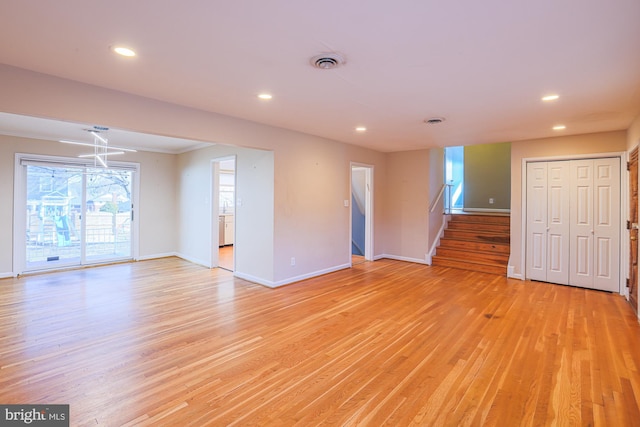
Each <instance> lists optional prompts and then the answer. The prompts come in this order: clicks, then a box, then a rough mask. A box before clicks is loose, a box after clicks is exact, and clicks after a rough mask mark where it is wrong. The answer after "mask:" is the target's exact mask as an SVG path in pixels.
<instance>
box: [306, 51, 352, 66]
mask: <svg viewBox="0 0 640 427" xmlns="http://www.w3.org/2000/svg"><path fill="white" fill-rule="evenodd" d="M344 63H345V62H344V58H343V57H342V56H341V55H338V54H337V53H323V54H321V55H316V56H314V57H313V58H311V65H313V66H314V67H316V68H320V69H322V70H331V69H332V68H336V67H339V66H340V65H343V64H344Z"/></svg>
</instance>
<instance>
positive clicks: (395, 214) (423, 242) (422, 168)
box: [385, 150, 430, 263]
mask: <svg viewBox="0 0 640 427" xmlns="http://www.w3.org/2000/svg"><path fill="white" fill-rule="evenodd" d="M429 164H430V157H429V150H417V151H404V152H398V153H390V154H388V161H387V169H388V174H387V182H386V192H387V193H386V202H385V207H386V222H387V226H388V227H389V232H388V240H387V242H388V243H387V246H386V255H387V256H389V257H391V258H394V259H401V260H406V261H412V262H421V263H425V262H426V257H425V256H426V254H428V252H429V203H430V199H429V197H430V189H429V187H430V181H429Z"/></svg>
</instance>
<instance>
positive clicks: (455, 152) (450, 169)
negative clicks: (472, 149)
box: [444, 147, 464, 212]
mask: <svg viewBox="0 0 640 427" xmlns="http://www.w3.org/2000/svg"><path fill="white" fill-rule="evenodd" d="M444 175H445V176H444V183H445V184H446V185H447V191H446V192H445V199H444V206H445V210H446V211H447V212H450V211H452V210H458V211H461V210H463V208H464V147H446V148H445V149H444Z"/></svg>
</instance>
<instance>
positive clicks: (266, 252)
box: [177, 145, 274, 286]
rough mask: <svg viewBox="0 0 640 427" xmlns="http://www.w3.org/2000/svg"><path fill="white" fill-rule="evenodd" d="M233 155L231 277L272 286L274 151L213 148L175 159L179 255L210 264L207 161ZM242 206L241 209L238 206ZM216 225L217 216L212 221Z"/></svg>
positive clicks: (212, 244)
mask: <svg viewBox="0 0 640 427" xmlns="http://www.w3.org/2000/svg"><path fill="white" fill-rule="evenodd" d="M232 155H233V156H235V157H236V187H235V191H236V206H235V218H234V223H235V230H236V233H235V238H234V257H235V274H236V275H237V276H239V277H244V278H247V279H249V280H253V281H256V282H259V283H262V284H265V285H268V286H273V284H274V282H273V281H274V275H273V252H274V251H273V216H274V208H273V200H274V180H273V173H274V162H273V152H272V151H266V150H254V149H249V148H240V147H232V146H225V145H214V146H212V147H207V148H203V149H200V150H196V151H191V152H188V153H184V154H181V155H179V156H178V169H179V171H180V173H179V177H178V203H177V205H178V218H177V223H178V224H180V234H179V236H178V253H179V254H180V256H182V257H183V258H185V259H189V260H191V261H193V262H197V263H199V264H202V265H209V261H210V259H211V251H212V250H214V248H215V250H217V249H218V241H217V240H214V241H213V242H212V239H211V235H212V230H211V223H212V222H211V212H212V205H211V203H212V202H213V203H215V200H214V199H212V198H211V194H212V191H211V181H212V180H211V178H212V173H213V171H212V168H211V161H212V160H214V159H218V158H222V157H227V156H232ZM240 202H241V205H239V203H240ZM213 223H214V225H217V224H218V222H217V218H216V219H215V220H214V222H213Z"/></svg>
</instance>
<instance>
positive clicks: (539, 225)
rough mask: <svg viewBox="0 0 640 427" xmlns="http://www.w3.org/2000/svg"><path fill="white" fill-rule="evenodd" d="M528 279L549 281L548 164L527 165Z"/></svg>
mask: <svg viewBox="0 0 640 427" xmlns="http://www.w3.org/2000/svg"><path fill="white" fill-rule="evenodd" d="M526 251H527V262H526V277H527V278H528V279H532V280H542V281H546V280H547V164H546V163H527V247H526Z"/></svg>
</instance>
